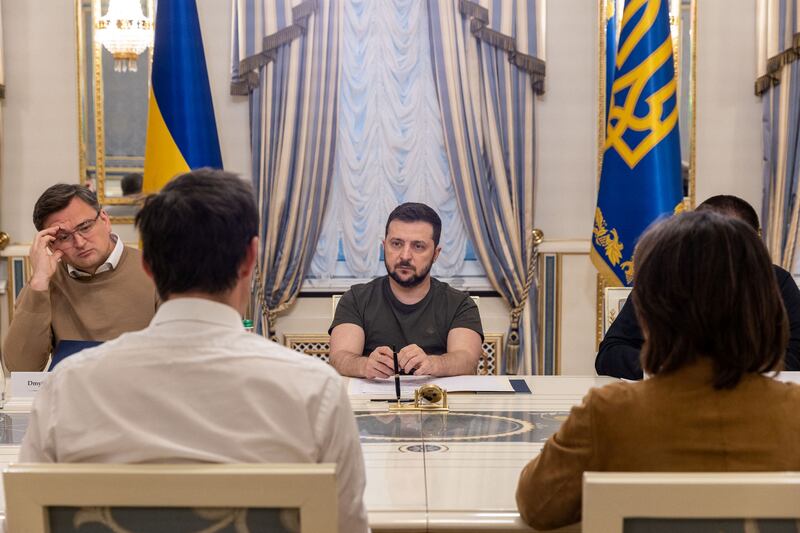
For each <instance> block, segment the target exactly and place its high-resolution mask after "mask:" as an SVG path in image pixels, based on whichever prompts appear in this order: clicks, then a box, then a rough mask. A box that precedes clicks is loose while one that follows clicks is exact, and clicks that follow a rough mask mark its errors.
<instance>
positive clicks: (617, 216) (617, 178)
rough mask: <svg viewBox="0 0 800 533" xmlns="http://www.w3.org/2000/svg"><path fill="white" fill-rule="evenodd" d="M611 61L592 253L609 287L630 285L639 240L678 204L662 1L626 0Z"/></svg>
mask: <svg viewBox="0 0 800 533" xmlns="http://www.w3.org/2000/svg"><path fill="white" fill-rule="evenodd" d="M615 63H616V69H615V72H614V82H613V84H612V91H611V98H610V102H609V106H608V121H607V129H606V141H605V150H604V153H603V168H602V171H601V174H600V188H599V192H598V195H597V208H596V209H595V218H594V229H593V230H592V250H591V256H592V262H593V263H594V265H595V267H597V269H598V270H599V271H600V274H601V275H603V277H604V278H605V279H606V282H607V283H608V284H610V285H631V283H632V282H633V269H634V265H633V249H634V247H635V245H636V241H637V240H638V238H639V236H640V235H641V234H642V232H644V230H645V229H646V228H647V226H649V225H650V224H651V223H652V222H653V221H654V220H656V219H658V218H660V217H662V216H664V215H670V214H672V213H673V212H677V211H679V210H681V209H682V206H683V184H682V179H681V153H680V139H679V135H678V103H677V96H676V90H677V84H676V82H675V68H674V66H673V57H672V40H671V38H670V30H669V10H668V4H667V0H626V1H625V9H624V11H623V13H622V25H621V29H620V35H619V43H618V46H617V57H616V62H615Z"/></svg>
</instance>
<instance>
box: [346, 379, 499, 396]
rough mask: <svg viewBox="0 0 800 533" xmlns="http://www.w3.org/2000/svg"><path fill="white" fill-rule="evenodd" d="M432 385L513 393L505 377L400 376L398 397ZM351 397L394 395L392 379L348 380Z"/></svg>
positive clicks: (466, 390)
mask: <svg viewBox="0 0 800 533" xmlns="http://www.w3.org/2000/svg"><path fill="white" fill-rule="evenodd" d="M427 383H433V384H434V385H438V386H440V387H441V388H443V389H444V390H446V391H447V392H514V388H513V387H512V386H511V382H510V381H508V378H507V377H506V376H452V377H448V378H436V377H433V376H401V377H400V396H402V397H403V398H410V397H412V396H413V395H414V390H415V389H418V388H419V387H421V386H422V385H425V384H427ZM348 392H349V393H350V394H352V395H353V396H358V395H368V396H391V397H393V396H394V395H395V391H394V378H386V379H357V378H350V384H349V391H348Z"/></svg>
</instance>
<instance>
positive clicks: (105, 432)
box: [19, 298, 368, 533]
mask: <svg viewBox="0 0 800 533" xmlns="http://www.w3.org/2000/svg"><path fill="white" fill-rule="evenodd" d="M19 457H20V461H22V462H92V463H95V462H96V463H185V462H193V463H203V462H209V463H273V462H276V463H280V462H295V463H325V462H329V463H336V464H337V468H336V475H337V483H338V487H339V488H338V496H339V531H340V532H341V533H349V532H362V531H368V526H367V514H366V510H365V508H364V504H363V501H362V498H363V494H364V486H365V474H364V461H363V457H362V454H361V445H360V443H359V439H358V430H357V428H356V423H355V418H354V417H353V413H352V410H351V407H350V402H349V399H348V397H347V392H346V389H345V386H344V384H343V381H342V379H341V378H340V377H339V375H338V374H337V373H336V371H334V370H333V369H332V368H331V367H329V366H328V365H326V364H324V363H322V362H320V361H318V360H316V359H315V358H312V357H308V356H304V355H302V354H298V353H296V352H294V351H292V350H289V349H288V348H285V347H283V346H280V345H278V344H275V343H274V342H270V341H268V340H266V339H265V338H263V337H261V336H258V335H255V334H252V333H247V332H245V331H244V328H243V327H242V321H241V317H240V316H239V314H238V313H237V312H236V311H235V310H234V309H233V308H232V307H229V306H227V305H223V304H221V303H216V302H212V301H210V300H205V299H198V298H178V299H173V300H168V301H166V302H164V303H163V304H162V305H161V307H160V308H159V309H158V311H157V312H156V315H155V317H153V320H152V322H151V324H150V326H149V327H147V328H146V329H143V330H141V331H137V332H132V333H126V334H124V335H122V336H120V337H119V338H117V339H115V340H113V341H109V342H106V343H105V344H102V345H100V346H97V347H95V348H91V349H88V350H84V351H83V352H81V353H79V354H76V355H74V356H72V357H70V358H68V359H66V360H65V361H63V362H62V363H61V364H60V365H59V366H58V367H57V368H56V370H55V371H54V372H53V375H52V376H50V378H49V379H48V380H47V381H46V382H45V383H44V384H43V385H42V387H41V389H40V390H39V392H38V393H37V396H36V399H35V400H34V403H33V410H32V413H31V420H30V425H29V427H28V431H27V433H26V434H25V437H24V439H23V442H22V449H21V451H20V456H19Z"/></svg>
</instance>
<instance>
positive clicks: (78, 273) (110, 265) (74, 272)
mask: <svg viewBox="0 0 800 533" xmlns="http://www.w3.org/2000/svg"><path fill="white" fill-rule="evenodd" d="M111 239H112V240H113V241H114V249H113V250H111V253H110V254H108V258H107V259H106V261H105V263H103V264H102V265H100V266H99V267H97V270H95V271H94V274H89V273H88V272H84V271H83V270H80V269H78V268H75V267H74V266H72V265H69V264H68V265H67V272H68V273H69V275H70V276H72V277H73V278H91V277H92V276H94V275H96V274H99V273H101V272H105V271H106V270H114V269H115V268H117V265H118V264H119V260H120V258H121V257H122V250H123V248H125V245H124V244H123V243H122V239H120V238H119V235H117V234H116V233H112V234H111Z"/></svg>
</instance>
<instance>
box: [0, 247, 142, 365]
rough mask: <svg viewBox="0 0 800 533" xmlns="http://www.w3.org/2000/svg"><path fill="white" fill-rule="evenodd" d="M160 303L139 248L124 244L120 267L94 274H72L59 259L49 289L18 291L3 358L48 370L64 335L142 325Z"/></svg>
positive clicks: (94, 335) (92, 336)
mask: <svg viewBox="0 0 800 533" xmlns="http://www.w3.org/2000/svg"><path fill="white" fill-rule="evenodd" d="M156 306H157V296H156V290H155V286H154V285H153V282H152V281H151V280H150V278H148V277H147V275H146V274H145V273H144V271H143V270H142V265H141V252H140V251H139V250H136V249H135V248H129V247H127V246H126V247H125V248H124V250H123V252H122V256H121V257H120V260H119V263H118V264H117V268H115V269H113V270H108V271H106V272H102V273H100V274H97V275H95V276H92V277H90V278H77V279H75V278H72V277H70V275H69V274H68V273H67V268H66V265H65V264H64V263H61V264H60V266H59V268H58V269H57V270H56V273H55V274H54V275H53V277H52V278H51V279H50V288H49V290H46V291H35V290H32V289H31V288H30V287H27V286H26V287H24V288H23V289H22V291H21V292H20V295H19V298H18V300H17V305H16V307H15V309H14V318H13V320H12V321H11V325H10V326H9V329H8V334H7V335H6V338H5V341H4V342H3V363H4V364H5V366H6V368H7V369H8V370H11V371H12V372H13V371H38V370H44V368H45V365H47V360H48V358H49V357H50V352H51V351H52V349H53V347H54V346H55V345H57V344H58V342H59V341H60V340H94V341H107V340H111V339H114V338H116V337H118V336H119V335H121V334H122V333H125V332H127V331H136V330H140V329H143V328H145V327H146V326H147V325H148V324H149V323H150V319H152V318H153V314H154V313H155V310H156Z"/></svg>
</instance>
